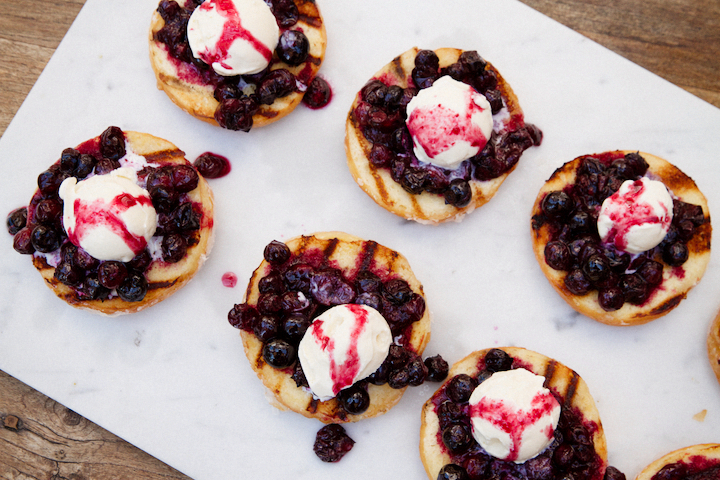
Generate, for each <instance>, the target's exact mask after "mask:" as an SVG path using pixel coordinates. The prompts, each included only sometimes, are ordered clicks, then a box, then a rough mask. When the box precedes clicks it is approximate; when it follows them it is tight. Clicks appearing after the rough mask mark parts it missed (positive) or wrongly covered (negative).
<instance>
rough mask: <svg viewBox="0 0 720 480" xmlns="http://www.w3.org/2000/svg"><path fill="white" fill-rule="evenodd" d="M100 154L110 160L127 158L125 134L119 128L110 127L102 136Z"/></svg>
mask: <svg viewBox="0 0 720 480" xmlns="http://www.w3.org/2000/svg"><path fill="white" fill-rule="evenodd" d="M100 154H101V155H102V156H103V157H104V158H107V159H110V160H119V159H120V158H122V157H124V156H125V134H124V133H123V131H122V130H121V129H120V128H118V127H108V128H107V129H106V130H105V131H104V132H103V133H102V134H101V135H100Z"/></svg>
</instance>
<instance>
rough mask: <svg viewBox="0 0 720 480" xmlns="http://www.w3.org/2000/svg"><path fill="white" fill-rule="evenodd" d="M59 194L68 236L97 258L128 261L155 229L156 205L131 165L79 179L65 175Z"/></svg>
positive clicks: (146, 241)
mask: <svg viewBox="0 0 720 480" xmlns="http://www.w3.org/2000/svg"><path fill="white" fill-rule="evenodd" d="M59 194H60V198H62V199H63V202H64V205H63V225H64V226H65V230H66V231H67V233H68V238H69V240H70V241H71V242H72V243H73V244H75V245H77V246H80V247H82V248H83V249H84V250H85V251H87V252H88V253H89V254H90V255H92V256H93V257H95V258H97V259H98V260H116V261H120V262H128V261H130V260H132V258H133V257H134V256H135V255H137V254H138V253H140V252H141V251H142V250H143V249H144V248H145V246H146V245H147V243H148V241H149V240H150V238H151V237H152V236H153V234H154V233H155V229H156V227H157V215H156V213H155V208H154V207H153V205H152V202H151V200H150V195H149V194H148V192H147V190H145V189H144V188H142V187H140V186H139V185H138V184H137V175H136V173H135V170H133V169H132V168H129V167H123V168H118V169H116V170H113V171H112V172H110V173H108V174H106V175H95V176H92V177H89V178H87V179H85V180H82V181H80V182H78V181H77V178H75V177H70V178H66V179H65V180H64V181H63V182H62V184H61V185H60V190H59Z"/></svg>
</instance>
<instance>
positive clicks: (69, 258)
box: [7, 127, 203, 302]
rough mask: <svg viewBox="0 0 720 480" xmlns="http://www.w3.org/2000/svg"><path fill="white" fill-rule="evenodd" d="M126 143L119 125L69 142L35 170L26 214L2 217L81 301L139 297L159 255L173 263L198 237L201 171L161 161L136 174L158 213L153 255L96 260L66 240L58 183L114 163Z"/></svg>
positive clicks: (17, 241) (18, 243) (18, 245)
mask: <svg viewBox="0 0 720 480" xmlns="http://www.w3.org/2000/svg"><path fill="white" fill-rule="evenodd" d="M125 145H126V141H125V134H124V133H123V131H122V130H121V129H120V128H118V127H109V128H108V129H107V130H105V131H104V132H103V133H102V135H100V137H98V138H95V139H92V140H88V141H87V142H85V143H83V144H81V145H79V146H78V147H77V148H66V149H65V150H63V151H62V154H61V157H60V159H59V160H58V161H57V162H55V163H54V164H53V165H51V166H50V168H48V169H47V170H45V171H44V172H42V173H41V174H40V175H39V176H38V190H37V191H36V192H35V195H34V196H33V197H32V200H31V201H30V205H29V206H28V207H27V208H26V209H24V212H23V209H20V210H16V211H13V212H11V214H10V216H9V218H8V221H7V224H8V231H9V232H10V233H11V234H14V240H13V247H14V248H15V250H16V251H18V252H19V253H23V254H35V257H36V259H38V260H42V261H44V262H45V263H47V265H48V266H51V267H54V268H55V273H54V277H55V279H56V280H57V281H59V282H61V283H63V284H65V285H67V286H68V287H70V288H71V289H72V290H73V291H74V292H75V294H76V295H77V298H78V300H80V301H83V300H105V299H108V298H112V297H115V296H118V297H120V298H121V299H122V300H125V301H128V302H139V301H141V300H143V299H144V298H145V295H146V294H147V291H148V289H149V288H153V287H154V285H149V284H148V281H147V278H146V272H147V271H148V269H149V268H150V266H151V265H152V264H154V263H155V262H156V261H162V262H166V263H176V262H178V261H179V260H181V259H182V258H184V257H185V254H186V252H187V249H188V248H190V247H192V246H193V245H195V244H196V243H197V242H198V237H199V230H200V227H201V224H202V220H203V213H202V208H201V207H200V206H199V205H197V204H196V203H194V202H193V201H191V199H190V197H189V196H188V192H190V191H191V190H194V189H195V188H196V187H197V184H198V181H199V177H198V174H197V172H196V171H195V169H194V168H192V167H191V166H190V165H188V164H166V165H163V164H162V161H160V162H159V163H153V164H149V165H148V166H146V167H144V168H142V170H140V171H139V172H138V181H139V182H140V183H141V186H142V187H144V188H146V189H147V190H148V192H149V194H150V197H151V200H152V204H153V207H154V208H155V210H156V212H157V214H158V222H157V223H158V226H157V230H156V232H155V237H156V238H157V241H158V245H159V247H160V248H159V250H160V252H155V254H154V255H153V254H152V253H151V252H150V250H149V248H147V247H146V248H145V249H144V250H143V251H141V252H140V253H138V254H137V255H136V256H135V257H134V258H133V259H132V260H130V261H129V262H116V261H100V260H98V259H96V258H93V257H92V256H90V255H89V254H88V253H87V252H86V251H85V250H83V249H82V248H81V247H79V246H76V245H74V244H73V243H72V242H70V240H69V239H68V235H67V232H66V231H65V228H64V227H63V223H62V211H63V201H62V199H61V198H60V197H59V195H58V189H59V187H60V184H61V183H62V181H63V180H65V179H66V178H68V177H76V178H77V179H78V181H80V180H82V179H84V178H87V177H89V176H92V175H103V174H106V173H108V172H110V171H112V170H114V169H116V168H119V167H120V166H121V164H122V159H123V157H124V156H125V154H126V150H125ZM18 212H19V213H18ZM23 213H24V215H23ZM155 237H154V238H155Z"/></svg>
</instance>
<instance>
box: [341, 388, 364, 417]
mask: <svg viewBox="0 0 720 480" xmlns="http://www.w3.org/2000/svg"><path fill="white" fill-rule="evenodd" d="M338 400H340V405H342V407H343V410H345V411H346V412H347V413H349V414H351V415H359V414H361V413H363V412H364V411H365V410H367V409H368V407H369V406H370V395H369V394H368V392H367V390H366V389H365V388H363V387H362V386H361V385H358V384H355V385H353V386H351V387H348V388H346V389H344V390H341V391H340V393H339V394H338Z"/></svg>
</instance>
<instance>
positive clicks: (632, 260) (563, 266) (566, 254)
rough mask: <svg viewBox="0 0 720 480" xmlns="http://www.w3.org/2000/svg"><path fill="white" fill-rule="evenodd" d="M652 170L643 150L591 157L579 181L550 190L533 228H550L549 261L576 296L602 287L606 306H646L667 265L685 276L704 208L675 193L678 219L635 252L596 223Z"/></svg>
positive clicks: (600, 299)
mask: <svg viewBox="0 0 720 480" xmlns="http://www.w3.org/2000/svg"><path fill="white" fill-rule="evenodd" d="M647 170H648V164H647V162H646V161H645V159H644V158H642V156H641V155H639V154H637V153H628V154H627V155H623V154H622V153H621V152H607V153H604V154H600V155H594V156H588V157H585V158H583V159H582V160H581V163H580V167H579V169H578V172H577V177H576V180H575V182H574V183H572V184H570V185H568V186H567V187H565V188H564V189H563V190H560V191H553V192H549V193H548V194H546V195H545V197H544V198H543V199H542V200H541V212H540V213H539V214H537V215H535V216H534V217H533V219H532V228H533V230H536V231H537V230H539V229H540V228H541V227H542V226H543V225H548V227H549V232H550V236H549V239H548V243H547V245H546V246H545V262H546V263H547V264H548V265H549V266H550V267H551V268H553V269H555V270H560V271H565V272H567V273H566V276H565V280H564V283H565V287H566V288H567V289H568V290H569V291H570V292H571V293H573V294H575V295H585V294H587V293H588V292H590V291H593V290H597V292H598V302H599V304H600V306H601V307H602V308H603V309H604V310H606V311H614V310H618V309H620V308H621V307H622V306H623V305H624V304H625V303H629V304H632V305H643V304H644V303H645V302H647V301H648V300H649V299H650V298H651V297H652V294H653V292H654V291H655V290H656V289H658V288H660V286H661V284H662V278H663V270H664V269H665V268H670V269H672V271H673V274H674V275H677V276H679V277H682V276H683V275H684V270H683V269H682V264H683V263H684V262H685V261H686V260H687V258H688V247H687V243H688V242H689V241H690V240H691V239H692V238H693V236H694V235H695V233H696V231H697V229H698V227H700V226H701V225H702V224H703V223H705V217H704V215H703V211H702V207H700V206H699V205H693V204H690V203H685V202H683V201H681V200H679V199H677V198H673V219H672V224H671V226H670V230H669V231H668V233H667V235H666V236H665V238H664V239H663V241H662V242H661V243H660V244H659V245H658V246H657V247H655V248H653V249H651V250H648V251H646V252H644V253H642V254H639V255H634V256H631V255H629V254H628V253H626V252H623V251H620V250H617V249H615V248H614V247H613V246H610V245H606V244H604V243H603V242H602V241H601V240H600V237H599V235H598V232H597V228H596V225H597V218H598V215H599V212H600V206H601V205H602V203H603V201H604V200H605V199H606V198H607V197H609V196H611V195H612V194H613V193H615V192H616V191H617V190H618V189H619V188H620V185H622V183H623V182H624V181H625V180H637V179H639V178H640V177H643V176H644V175H645V174H646V173H647ZM671 193H672V192H671Z"/></svg>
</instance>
